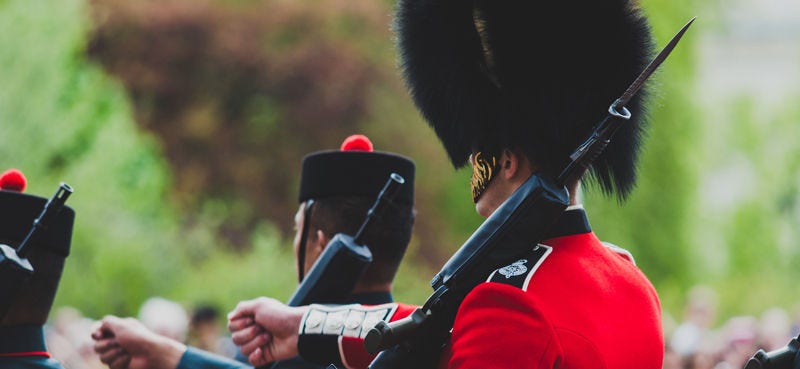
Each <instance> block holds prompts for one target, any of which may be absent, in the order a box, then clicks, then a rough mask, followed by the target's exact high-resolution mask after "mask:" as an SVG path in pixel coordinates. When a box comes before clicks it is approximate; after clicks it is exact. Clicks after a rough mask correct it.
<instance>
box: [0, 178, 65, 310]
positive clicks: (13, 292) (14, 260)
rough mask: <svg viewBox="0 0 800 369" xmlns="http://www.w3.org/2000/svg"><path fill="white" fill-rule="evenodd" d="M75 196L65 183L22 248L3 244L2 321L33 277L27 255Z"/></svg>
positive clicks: (0, 251)
mask: <svg viewBox="0 0 800 369" xmlns="http://www.w3.org/2000/svg"><path fill="white" fill-rule="evenodd" d="M71 194H72V187H70V186H69V185H68V184H66V183H61V185H60V186H59V187H58V190H57V191H56V193H55V194H54V195H53V197H52V198H50V200H48V201H47V203H46V204H45V205H44V209H42V212H41V213H40V214H39V216H38V217H37V218H36V219H35V220H34V221H33V225H32V226H31V229H30V231H28V234H27V235H26V236H25V238H24V239H23V240H22V243H20V244H19V246H18V247H16V248H14V247H13V246H10V245H4V244H0V320H2V319H3V317H5V315H6V313H8V309H10V308H11V305H13V303H14V300H15V297H16V296H17V294H18V293H19V291H20V289H21V288H22V286H23V285H24V284H25V282H26V281H27V280H28V278H30V276H32V275H33V272H34V268H33V265H32V264H31V262H30V261H29V260H28V258H27V256H28V254H29V253H30V252H31V250H32V248H31V245H32V244H33V243H34V242H35V241H36V240H37V239H38V238H39V237H40V236H41V234H42V233H43V232H44V231H45V230H47V226H48V225H49V224H50V222H51V221H52V220H53V218H55V217H56V216H57V215H58V213H59V212H61V209H62V208H63V207H64V203H65V202H66V201H67V198H68V197H69V196H70V195H71Z"/></svg>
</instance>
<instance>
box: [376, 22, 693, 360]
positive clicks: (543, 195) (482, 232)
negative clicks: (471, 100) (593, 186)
mask: <svg viewBox="0 0 800 369" xmlns="http://www.w3.org/2000/svg"><path fill="white" fill-rule="evenodd" d="M693 21H694V19H692V20H691V21H689V22H688V23H687V24H686V25H685V26H684V27H683V28H682V29H681V30H680V31H679V32H678V33H677V34H676V35H675V36H674V37H673V38H672V40H671V41H670V42H669V43H668V44H667V46H666V47H664V49H663V50H662V51H661V52H660V53H659V54H658V55H657V56H656V58H655V59H654V60H653V61H652V62H650V64H649V65H648V66H647V67H646V68H645V69H644V71H642V73H641V74H640V75H639V76H638V77H637V78H636V80H635V81H634V82H633V84H631V86H630V87H628V89H627V90H626V91H625V93H623V94H622V96H621V97H620V98H619V99H617V100H616V101H614V102H613V103H612V104H611V106H609V108H608V115H607V116H606V117H605V118H604V119H603V120H602V121H600V123H598V124H597V125H596V126H595V128H594V130H593V132H592V134H591V135H590V137H589V138H588V139H587V140H586V141H585V142H584V143H583V144H581V145H580V146H578V148H577V149H576V150H575V151H574V152H573V153H572V154H571V155H570V159H571V161H570V163H569V164H568V165H567V166H566V168H564V170H563V171H562V172H561V174H560V175H559V176H558V177H557V178H548V176H545V175H539V174H534V175H532V176H531V177H530V178H529V179H528V180H527V181H526V182H525V183H524V184H522V186H520V187H519V188H518V189H517V190H516V191H515V192H514V193H513V194H512V195H511V196H510V197H509V198H508V199H506V201H505V202H503V204H501V205H500V207H499V208H498V209H497V210H496V211H495V212H494V213H493V214H492V215H491V216H490V217H489V218H487V219H486V221H484V223H483V224H481V226H480V227H479V228H478V229H477V230H476V231H475V233H473V234H472V236H471V237H470V238H469V239H468V240H467V241H466V242H465V243H464V245H462V246H461V248H460V249H459V250H458V251H457V252H456V253H455V255H453V257H451V258H450V260H449V261H448V262H447V263H446V264H445V265H444V267H443V268H442V269H441V271H440V272H439V273H437V274H436V276H434V277H433V280H432V281H431V287H432V288H433V290H434V292H433V294H432V295H431V296H430V297H429V298H428V300H427V302H425V304H424V305H423V306H422V307H421V308H418V309H417V310H416V311H414V312H413V313H412V314H411V315H410V316H409V317H407V318H405V319H401V320H398V321H395V322H391V323H386V322H380V323H378V325H376V326H375V328H373V329H372V330H370V332H369V333H368V334H367V336H366V339H365V341H364V344H365V346H366V349H367V351H369V352H371V353H377V352H380V354H378V356H377V357H376V358H375V360H373V361H372V364H371V365H370V366H369V368H371V369H387V368H391V369H394V368H435V367H436V364H437V363H438V358H439V356H440V354H441V349H442V348H443V347H444V345H445V344H446V343H447V341H448V339H449V335H450V333H449V332H450V329H452V327H453V322H454V320H455V316H456V312H457V311H458V308H459V306H460V305H461V302H462V301H463V300H464V298H465V297H466V295H467V294H468V293H469V292H470V291H471V290H472V289H473V288H474V287H475V286H477V285H478V284H480V283H482V282H483V281H485V279H486V277H487V276H488V275H489V273H491V272H492V271H494V270H496V269H497V268H500V267H502V266H503V265H507V264H509V263H511V262H513V261H514V260H517V259H518V258H519V257H520V256H521V255H523V254H524V253H525V252H527V251H528V250H529V249H530V248H531V245H532V243H533V242H538V241H541V240H542V239H543V238H544V236H545V235H546V233H547V231H548V230H549V228H550V226H551V225H552V224H553V223H554V222H555V221H556V220H557V219H558V218H559V216H560V215H561V214H562V213H563V211H564V210H565V209H566V208H567V205H568V204H569V193H568V192H567V189H566V188H565V187H564V185H565V184H567V183H572V182H574V181H575V180H577V179H578V178H580V177H581V176H582V175H583V174H584V173H585V172H586V170H587V169H588V168H590V167H591V164H592V162H593V161H594V160H595V159H596V158H597V156H598V155H600V154H601V153H602V152H603V150H604V149H605V148H606V146H607V145H608V144H609V143H610V142H611V138H612V136H613V135H614V133H615V132H616V131H617V129H618V128H619V127H620V126H621V125H622V124H624V123H625V121H627V120H628V119H630V117H631V113H630V111H629V110H628V109H627V108H625V105H626V104H627V103H628V102H629V101H630V99H631V98H632V97H633V96H634V95H636V93H637V92H638V91H639V90H640V89H641V87H642V86H643V84H644V82H645V81H646V80H647V78H648V77H650V75H651V74H652V73H653V72H654V71H655V70H656V68H658V66H659V65H660V64H661V63H662V62H663V61H664V60H665V59H666V58H667V56H668V55H669V53H670V52H671V51H672V49H673V48H674V47H675V45H676V44H677V43H678V41H679V40H680V38H681V37H682V36H683V34H684V33H685V32H686V30H687V29H688V27H689V26H690V25H691V24H692V22H693ZM533 244H535V243H533Z"/></svg>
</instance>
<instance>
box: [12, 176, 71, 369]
mask: <svg viewBox="0 0 800 369" xmlns="http://www.w3.org/2000/svg"><path fill="white" fill-rule="evenodd" d="M25 186H26V183H25V177H24V176H23V175H22V173H20V172H19V171H17V170H9V171H6V172H5V173H3V174H2V176H0V248H2V254H1V255H0V274H2V276H3V278H2V279H1V280H0V291H3V295H4V296H3V301H0V306H1V307H2V309H0V310H3V311H2V312H0V368H3V369H22V368H25V369H29V368H62V367H61V364H59V363H58V362H57V361H56V360H55V359H52V358H51V357H50V354H49V353H48V352H47V348H46V347H45V342H44V334H43V330H42V326H43V325H44V324H45V322H46V321H47V316H48V314H49V313H50V308H51V307H52V304H53V299H54V297H55V294H56V290H57V289H58V282H59V280H60V279H61V272H62V270H63V268H64V261H65V259H66V258H67V256H68V255H69V250H70V242H71V239H72V224H73V221H74V219H75V212H74V211H73V210H72V209H70V208H69V207H66V206H62V205H63V200H66V196H69V193H71V189H69V187H68V186H66V185H63V186H66V187H64V188H66V189H67V190H68V192H64V191H62V189H59V192H57V194H56V195H57V196H54V197H53V199H51V200H48V199H46V198H43V197H38V196H33V195H27V194H24V193H22V191H24V190H25ZM63 195H66V196H63ZM59 200H61V203H58V202H59ZM57 203H58V204H57ZM46 205H47V206H46ZM45 208H50V209H52V210H50V211H48V212H44V210H45ZM35 220H36V221H37V225H36V226H34V221H35ZM34 228H38V229H37V230H36V231H34V232H31V231H32V229H34ZM23 244H24V247H23Z"/></svg>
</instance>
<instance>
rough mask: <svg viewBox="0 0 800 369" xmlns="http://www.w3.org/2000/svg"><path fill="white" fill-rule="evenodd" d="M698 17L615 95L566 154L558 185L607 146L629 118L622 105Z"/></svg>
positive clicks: (572, 178)
mask: <svg viewBox="0 0 800 369" xmlns="http://www.w3.org/2000/svg"><path fill="white" fill-rule="evenodd" d="M696 18H697V17H694V18H692V19H691V20H689V22H688V23H686V25H685V26H683V28H681V30H680V31H678V33H677V34H675V36H673V37H672V39H671V40H670V41H669V42H668V43H667V46H664V49H662V50H661V52H659V53H658V55H656V57H655V59H653V61H651V62H650V64H648V65H647V67H645V68H644V70H643V71H642V72H641V73H639V76H638V77H636V80H634V81H633V83H632V84H631V85H630V86H628V89H627V90H625V92H624V93H623V94H622V96H620V97H619V98H618V99H616V100H615V101H614V102H613V103H611V106H609V107H608V115H606V117H605V118H603V120H602V121H600V123H598V124H597V125H596V126H595V129H594V131H593V132H592V134H591V136H589V138H588V139H587V140H586V141H585V142H584V143H583V144H581V145H580V146H578V148H577V149H576V150H575V151H574V152H573V153H572V155H570V156H569V158H570V159H571V161H570V163H569V164H568V165H567V167H566V168H564V171H562V172H561V174H560V175H559V176H558V178H557V179H556V182H558V183H559V184H561V185H566V184H568V183H572V182H573V181H575V180H576V179H578V178H580V177H581V176H582V175H583V173H584V172H586V170H588V169H589V167H590V166H591V165H592V163H593V162H594V161H595V159H597V157H598V156H599V155H600V154H601V153H602V152H603V150H605V148H606V146H607V145H608V144H609V143H610V142H611V137H612V136H613V135H614V133H615V132H616V131H617V129H618V128H619V127H620V126H621V125H622V124H623V123H624V122H625V121H627V120H628V119H630V118H631V112H630V111H628V109H627V108H626V107H625V105H627V104H628V102H630V100H631V99H632V98H633V97H634V96H636V93H638V92H639V90H641V89H642V86H644V83H645V82H646V81H647V79H648V78H650V76H651V75H652V74H653V72H655V71H656V69H658V67H659V66H660V65H661V63H663V62H664V60H666V59H667V57H668V56H669V54H670V52H672V49H674V48H675V45H677V44H678V41H680V40H681V38H682V37H683V34H684V33H686V30H687V29H689V26H691V25H692V23H693V22H694V20H695V19H696Z"/></svg>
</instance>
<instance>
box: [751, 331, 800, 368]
mask: <svg viewBox="0 0 800 369" xmlns="http://www.w3.org/2000/svg"><path fill="white" fill-rule="evenodd" d="M744 369H800V336H798V337H795V338H792V339H791V340H790V341H789V343H787V344H786V346H784V347H782V348H779V349H777V350H775V351H770V352H766V351H764V350H763V349H762V350H758V352H756V354H755V355H753V357H751V358H750V360H748V361H747V365H745V367H744Z"/></svg>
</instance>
